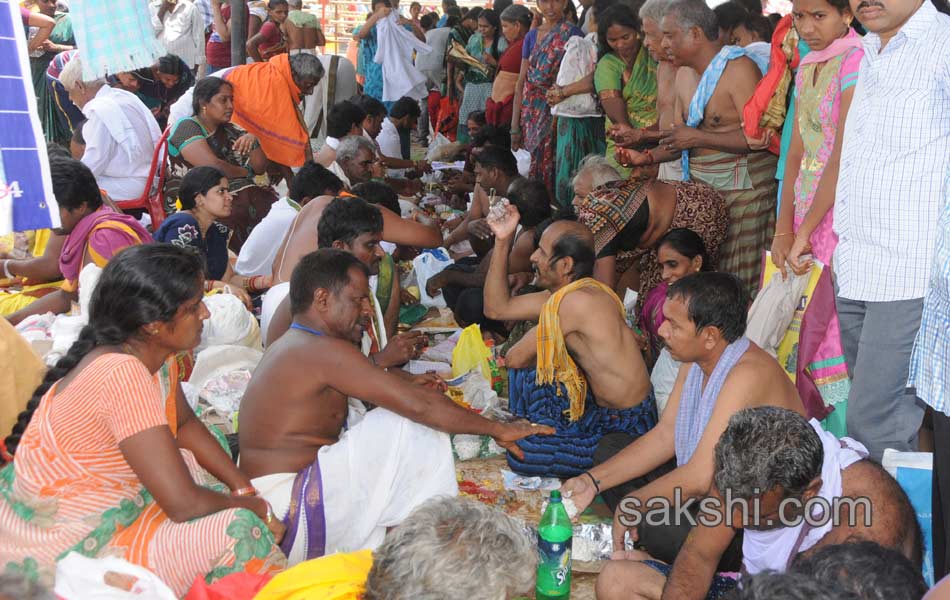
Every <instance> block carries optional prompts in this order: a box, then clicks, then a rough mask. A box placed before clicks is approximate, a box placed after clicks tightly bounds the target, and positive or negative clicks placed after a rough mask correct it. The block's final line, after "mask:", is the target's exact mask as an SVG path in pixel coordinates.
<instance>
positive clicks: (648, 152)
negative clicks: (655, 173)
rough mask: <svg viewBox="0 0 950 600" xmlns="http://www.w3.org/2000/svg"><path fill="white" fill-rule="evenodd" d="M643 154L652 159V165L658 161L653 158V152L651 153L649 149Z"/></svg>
mask: <svg viewBox="0 0 950 600" xmlns="http://www.w3.org/2000/svg"><path fill="white" fill-rule="evenodd" d="M643 154H645V155H646V156H647V158H649V159H650V164H651V165H652V164H653V163H655V162H656V159H655V158H653V152H651V151H650V149H649V148H647V149H646V150H644V151H643Z"/></svg>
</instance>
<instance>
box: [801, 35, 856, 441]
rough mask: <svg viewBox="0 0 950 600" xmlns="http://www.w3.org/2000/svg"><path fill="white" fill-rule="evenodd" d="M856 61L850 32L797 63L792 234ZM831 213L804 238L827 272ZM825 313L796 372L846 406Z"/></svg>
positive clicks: (833, 319) (834, 240) (832, 326)
mask: <svg viewBox="0 0 950 600" xmlns="http://www.w3.org/2000/svg"><path fill="white" fill-rule="evenodd" d="M862 56H863V51H862V49H861V38H860V37H859V36H858V35H857V33H855V32H854V30H851V31H849V32H848V35H846V36H845V37H842V38H839V39H837V40H835V41H834V42H832V43H831V45H829V46H828V47H827V48H825V49H824V50H819V51H813V52H811V53H810V54H808V55H807V56H806V57H805V58H804V59H802V63H801V67H800V68H799V70H798V75H797V80H796V89H797V90H798V91H797V94H798V96H797V99H796V101H797V107H796V111H795V116H796V118H797V120H798V129H799V133H800V134H801V137H802V143H803V149H804V154H803V155H802V161H801V166H800V169H799V173H798V178H797V179H796V180H795V218H794V226H795V231H798V229H799V227H801V224H802V222H803V221H804V219H805V217H806V215H807V214H808V211H809V210H811V206H812V203H813V202H814V199H815V194H816V193H817V192H818V186H819V183H820V182H821V179H822V176H823V175H824V172H825V166H826V165H827V163H828V160H829V159H830V158H831V154H832V152H833V151H834V147H835V137H836V135H837V132H838V123H839V119H840V110H841V96H842V94H843V93H844V91H845V90H846V89H848V88H849V87H852V86H853V85H854V84H855V83H856V82H857V78H858V68H859V66H860V64H861V58H862ZM819 67H820V70H819ZM833 213H834V211H833V210H829V211H828V212H827V213H826V214H825V216H824V218H823V219H822V220H821V222H820V223H819V224H818V227H816V228H815V230H814V231H813V232H812V234H811V237H810V238H809V239H810V241H811V245H812V254H813V255H814V257H815V258H816V259H817V260H819V261H821V262H822V263H824V264H825V265H826V267H827V268H830V266H831V259H832V256H833V254H834V250H835V247H836V246H837V244H838V237H837V236H836V235H835V233H834V230H833ZM826 283H827V282H826ZM826 304H827V303H826ZM813 310H814V311H819V310H829V308H828V306H827V305H826V306H816V305H815V303H814V301H813V302H812V304H811V305H810V306H809V308H808V310H807V311H806V314H805V318H804V322H809V321H815V322H817V321H816V320H817V315H814V314H809V313H812V312H813ZM830 311H831V315H830V316H829V318H828V319H820V321H821V322H822V331H821V333H822V335H823V337H822V339H821V341H820V343H817V342H816V341H815V340H814V339H812V340H811V341H810V343H809V344H807V345H803V346H800V347H799V356H798V361H799V362H798V364H799V371H802V370H804V373H805V374H807V376H808V378H809V379H810V380H812V381H813V382H814V385H815V386H817V388H818V390H819V391H820V393H821V398H822V400H823V401H824V403H825V405H826V406H827V407H833V405H835V404H837V403H839V402H842V401H844V400H847V398H848V392H849V391H850V389H851V384H850V381H849V379H848V370H847V365H846V364H845V360H844V352H843V351H842V348H841V332H840V329H839V324H838V317H837V314H836V313H835V312H834V304H833V303H831V305H830ZM814 333H815V332H812V334H814ZM806 346H807V348H806ZM806 352H807V353H806ZM836 433H837V432H836Z"/></svg>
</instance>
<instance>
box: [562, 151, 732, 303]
mask: <svg viewBox="0 0 950 600" xmlns="http://www.w3.org/2000/svg"><path fill="white" fill-rule="evenodd" d="M587 182H590V183H587ZM585 183H586V184H587V185H590V186H591V187H585ZM593 183H601V185H600V186H598V187H593ZM579 184H580V185H579ZM574 191H575V194H576V195H575V197H574V208H575V210H576V211H577V218H578V220H579V221H580V222H582V223H584V224H585V225H587V227H588V228H590V230H591V231H592V232H593V234H594V250H595V252H596V253H597V262H596V263H594V278H595V279H597V280H598V281H601V282H603V283H605V284H607V285H609V286H611V287H613V288H614V289H616V290H618V293H619V294H620V295H621V296H623V294H624V292H625V291H626V289H627V288H629V289H632V290H634V291H637V292H638V293H639V294H640V298H641V301H642V299H644V298H645V297H646V295H647V293H648V292H649V291H650V290H652V289H653V288H654V286H656V285H657V284H658V283H660V281H661V280H662V268H661V266H660V264H659V262H658V261H657V255H656V243H657V241H658V240H659V239H660V238H661V237H662V236H663V235H664V234H665V233H666V232H668V231H670V230H671V229H676V228H680V227H686V228H689V229H692V230H693V231H695V232H696V233H697V234H699V237H701V238H702V240H703V243H704V244H705V246H706V250H707V252H708V255H709V258H710V261H709V264H710V267H713V268H714V267H715V265H716V260H717V258H718V254H719V246H720V245H721V244H722V242H723V240H724V239H725V237H726V228H727V227H728V224H729V213H728V211H727V210H726V205H725V202H724V201H723V199H722V196H721V195H719V193H717V192H716V191H715V190H714V189H713V188H711V187H709V186H708V185H706V184H704V183H696V182H690V181H676V182H669V181H660V180H658V179H656V178H655V173H652V174H651V176H643V175H639V174H637V176H634V177H631V178H630V179H627V180H623V179H621V178H620V174H619V173H618V172H617V171H616V170H615V169H614V168H613V167H612V166H611V165H610V164H608V163H607V161H606V158H604V157H602V156H598V157H593V158H591V157H588V158H587V159H585V160H584V162H582V163H581V168H580V169H579V170H578V174H577V176H576V177H575V179H574Z"/></svg>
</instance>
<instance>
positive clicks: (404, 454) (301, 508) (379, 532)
mask: <svg viewBox="0 0 950 600" xmlns="http://www.w3.org/2000/svg"><path fill="white" fill-rule="evenodd" d="M368 278H369V270H368V269H367V268H366V265H364V264H363V263H362V262H360V260H359V259H358V258H356V257H355V256H354V255H353V254H350V253H349V252H345V251H343V250H337V249H330V248H326V249H321V250H319V251H317V252H314V253H312V254H309V255H307V256H305V257H304V258H303V259H302V260H301V261H300V264H299V265H298V266H297V268H296V269H295V270H294V273H293V277H292V278H291V291H290V297H291V311H292V313H293V317H294V324H293V327H292V329H291V330H290V331H288V332H287V333H286V334H285V335H283V336H282V337H281V338H280V339H279V340H278V341H277V342H275V343H274V344H273V345H272V346H271V347H269V348H268V349H267V352H266V353H265V354H264V358H263V359H262V360H261V363H260V364H259V365H258V367H257V370H256V371H255V372H254V377H253V378H252V379H251V383H250V385H249V386H248V388H247V392H246V393H245V395H244V398H243V400H242V402H241V413H240V428H239V431H240V444H241V464H240V467H241V470H242V471H243V472H244V473H246V474H247V475H248V477H250V478H251V483H252V485H253V486H254V487H255V488H256V491H257V493H259V494H260V495H261V496H263V497H264V498H265V499H266V500H267V501H268V502H270V503H271V506H272V507H273V509H274V513H275V514H276V515H277V516H278V517H280V518H282V519H284V521H285V522H286V523H287V525H288V528H287V533H286V535H285V536H284V542H283V544H282V548H283V549H284V551H285V553H286V554H287V556H288V558H289V559H290V561H291V562H292V563H296V562H300V561H302V560H307V559H311V558H315V557H317V556H322V555H323V554H331V553H333V552H350V551H354V550H359V549H363V548H374V547H376V546H378V545H379V544H380V543H381V542H382V541H383V536H384V535H385V533H386V529H387V528H388V527H394V526H396V525H398V524H399V523H400V522H401V521H402V520H403V519H404V518H405V517H406V516H407V515H408V514H409V513H410V512H412V510H413V509H414V508H415V507H416V506H418V505H419V504H421V503H422V502H424V501H425V500H427V499H429V498H431V497H433V496H438V495H444V494H448V495H454V494H456V493H457V491H458V488H457V486H456V479H455V463H454V461H453V459H452V448H451V443H450V441H449V436H448V435H446V434H445V433H440V432H449V433H471V434H477V435H489V436H492V437H493V438H494V439H495V441H497V442H498V443H499V444H500V445H502V446H503V447H505V448H508V449H509V450H510V451H512V452H519V450H518V448H517V446H516V445H515V444H514V442H515V441H516V440H519V439H521V438H523V437H525V436H526V435H529V434H532V433H536V432H540V433H548V432H550V431H551V430H550V428H547V427H537V426H531V425H529V424H527V423H508V424H504V423H498V422H494V421H489V420H487V419H484V418H482V417H480V416H478V415H476V414H475V413H473V412H471V411H469V410H466V409H464V408H462V407H460V406H459V405H457V404H455V403H454V402H452V400H450V399H449V398H448V397H447V396H445V395H444V394H443V393H442V391H443V390H444V386H445V384H444V382H442V381H441V380H439V379H438V377H436V376H434V375H424V376H415V378H414V379H413V380H412V381H410V380H407V378H406V377H407V376H403V377H399V376H396V375H395V374H393V373H388V372H386V371H385V370H383V369H381V368H379V367H377V366H375V365H373V364H372V363H371V362H370V361H369V360H368V359H367V358H366V357H365V356H363V355H362V354H361V353H360V350H359V349H358V348H357V347H356V345H357V344H358V343H359V342H360V340H361V338H362V336H363V330H364V328H365V327H366V326H367V323H368V319H369V316H370V312H371V306H370V289H369V283H368ZM421 384H424V385H426V386H427V387H423V385H421ZM354 396H356V397H360V398H365V399H366V400H367V401H369V402H371V403H373V404H374V405H375V406H376V407H377V408H376V409H375V410H372V411H369V412H366V411H365V409H364V407H363V405H362V404H361V403H359V402H358V401H350V400H348V399H347V398H348V397H354ZM430 427H431V429H430Z"/></svg>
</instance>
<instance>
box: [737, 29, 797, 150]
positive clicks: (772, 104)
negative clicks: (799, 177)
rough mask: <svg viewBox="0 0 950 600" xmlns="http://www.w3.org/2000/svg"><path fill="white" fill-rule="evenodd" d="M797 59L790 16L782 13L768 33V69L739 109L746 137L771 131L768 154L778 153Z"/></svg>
mask: <svg viewBox="0 0 950 600" xmlns="http://www.w3.org/2000/svg"><path fill="white" fill-rule="evenodd" d="M799 60H800V57H799V56H798V32H796V31H795V27H794V26H793V24H792V16H791V15H786V16H784V17H782V20H781V21H779V23H778V25H776V27H775V33H773V34H772V55H771V57H770V59H769V71H768V73H766V74H765V77H763V78H762V79H761V80H760V81H759V84H758V85H757V86H756V87H755V92H754V93H753V94H752V98H750V99H749V101H748V102H747V103H746V105H745V107H744V109H743V111H742V117H743V129H744V131H745V134H746V135H748V136H749V137H753V138H759V137H762V136H763V135H764V134H765V131H764V130H765V129H771V130H772V132H773V133H774V135H773V136H772V139H771V141H770V142H769V148H768V149H769V152H771V153H772V154H776V155H778V154H779V151H780V146H781V142H782V125H783V124H784V123H785V114H786V113H787V112H788V102H789V101H788V90H789V88H790V87H791V86H792V83H793V79H794V74H793V73H794V70H795V69H797V68H798V62H799Z"/></svg>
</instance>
